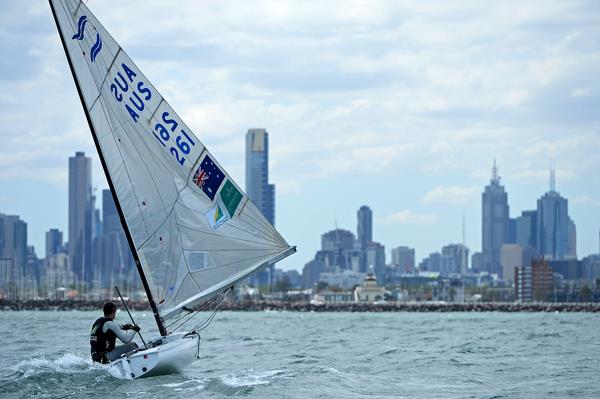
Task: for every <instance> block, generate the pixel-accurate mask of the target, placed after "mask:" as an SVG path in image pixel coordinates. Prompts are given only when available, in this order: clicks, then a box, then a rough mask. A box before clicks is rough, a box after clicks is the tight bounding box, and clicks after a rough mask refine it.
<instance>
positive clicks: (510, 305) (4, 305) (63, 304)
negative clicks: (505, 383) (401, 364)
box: [0, 299, 600, 313]
mask: <svg viewBox="0 0 600 399" xmlns="http://www.w3.org/2000/svg"><path fill="white" fill-rule="evenodd" d="M103 304H104V301H78V300H69V301H55V300H28V301H12V300H4V299H3V300H0V310H54V311H66V310H95V311H99V310H101V309H102V305H103ZM127 306H129V308H130V309H133V310H150V306H149V305H148V303H147V302H145V301H128V302H127ZM221 310H229V311H246V312H261V311H290V312H591V313H600V303H543V302H535V303H516V302H479V303H443V302H388V303H324V304H312V303H309V302H284V301H244V302H232V301H226V302H225V303H223V304H222V306H221Z"/></svg>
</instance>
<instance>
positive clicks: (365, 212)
mask: <svg viewBox="0 0 600 399" xmlns="http://www.w3.org/2000/svg"><path fill="white" fill-rule="evenodd" d="M356 218H357V221H358V224H357V227H356V232H357V236H358V242H359V243H360V249H362V250H363V251H364V250H365V249H367V244H368V243H369V242H371V241H373V212H372V211H371V208H369V207H368V206H366V205H363V206H361V207H360V209H359V210H358V212H356Z"/></svg>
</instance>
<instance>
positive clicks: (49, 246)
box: [46, 229, 63, 258]
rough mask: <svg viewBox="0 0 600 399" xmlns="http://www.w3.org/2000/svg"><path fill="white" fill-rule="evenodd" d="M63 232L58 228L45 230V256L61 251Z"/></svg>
mask: <svg viewBox="0 0 600 399" xmlns="http://www.w3.org/2000/svg"><path fill="white" fill-rule="evenodd" d="M62 246H63V233H62V231H60V230H59V229H50V230H48V231H47V232H46V258H47V257H49V256H51V255H56V254H58V253H60V252H62Z"/></svg>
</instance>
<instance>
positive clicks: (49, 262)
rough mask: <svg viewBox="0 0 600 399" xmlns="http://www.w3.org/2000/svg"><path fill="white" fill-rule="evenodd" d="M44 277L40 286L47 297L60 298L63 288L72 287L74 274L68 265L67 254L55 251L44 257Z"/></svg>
mask: <svg viewBox="0 0 600 399" xmlns="http://www.w3.org/2000/svg"><path fill="white" fill-rule="evenodd" d="M44 269H45V272H44V277H43V279H42V286H43V287H44V289H45V291H46V297H48V298H49V299H61V298H62V297H63V292H64V290H65V289H68V288H71V287H73V284H74V276H73V271H72V269H71V267H70V266H69V256H68V255H67V254H65V253H60V252H59V253H57V254H53V255H50V256H47V257H46V259H44Z"/></svg>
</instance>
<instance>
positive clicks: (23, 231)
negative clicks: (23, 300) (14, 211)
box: [0, 213, 27, 298]
mask: <svg viewBox="0 0 600 399" xmlns="http://www.w3.org/2000/svg"><path fill="white" fill-rule="evenodd" d="M0 263H1V264H2V265H3V266H2V275H3V277H2V286H0V290H2V291H4V292H5V293H7V294H8V296H9V297H11V298H16V297H17V295H19V294H20V293H19V292H18V287H19V286H20V284H19V282H20V281H21V277H22V276H23V274H24V272H25V266H26V264H27V223H25V222H24V221H22V220H21V219H19V217H18V216H15V215H3V214H1V213H0Z"/></svg>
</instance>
